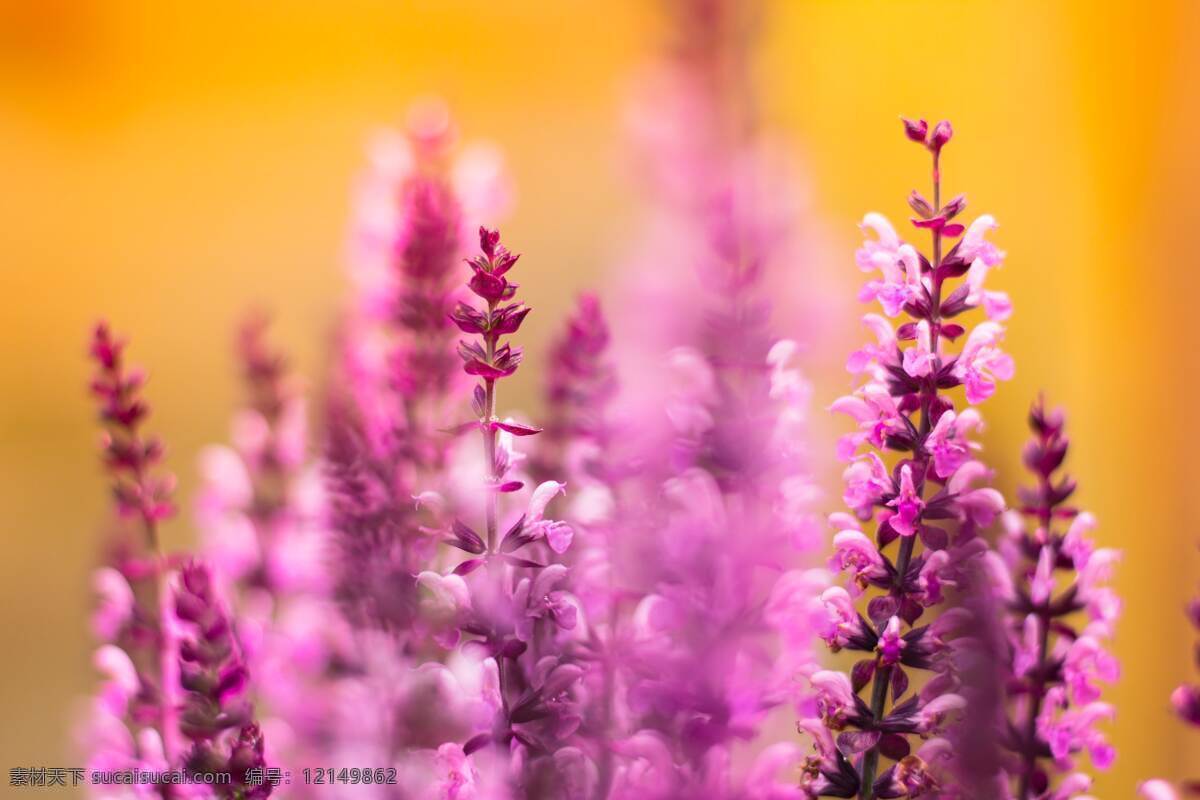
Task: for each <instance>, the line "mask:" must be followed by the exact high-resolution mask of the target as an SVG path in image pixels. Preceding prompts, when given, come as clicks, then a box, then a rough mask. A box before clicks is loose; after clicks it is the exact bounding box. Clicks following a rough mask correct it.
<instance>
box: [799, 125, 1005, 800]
mask: <svg viewBox="0 0 1200 800" xmlns="http://www.w3.org/2000/svg"><path fill="white" fill-rule="evenodd" d="M905 133H906V135H907V136H908V137H909V138H910V139H913V140H914V141H918V142H920V143H921V144H923V145H924V146H925V147H926V149H927V150H928V151H929V152H930V154H931V156H932V159H933V199H932V201H928V200H926V199H925V198H924V197H922V196H921V195H920V194H919V193H918V192H913V193H912V195H911V196H910V198H909V204H910V205H911V206H912V208H913V210H914V212H915V213H916V216H915V217H914V218H913V219H912V224H913V226H914V227H915V228H916V229H917V230H918V231H929V234H930V236H931V237H932V252H931V253H930V255H928V256H927V255H925V254H923V253H921V252H920V251H919V250H918V249H917V248H916V247H915V246H913V245H912V244H909V243H907V242H905V241H904V240H903V239H902V238H901V236H900V234H899V233H898V232H897V230H896V228H895V227H894V226H893V225H892V224H891V223H890V222H889V221H888V220H887V219H886V218H885V217H883V216H882V215H881V214H868V215H867V216H866V217H865V218H864V220H863V228H864V230H866V231H868V232H869V233H870V234H871V238H869V239H868V241H867V242H866V243H865V244H864V245H863V247H862V248H861V249H860V250H859V251H858V253H857V262H858V265H859V266H860V267H861V268H862V269H863V270H864V271H868V272H875V273H878V277H873V278H871V279H870V280H868V282H867V284H866V285H865V287H864V288H863V291H862V292H861V294H860V299H862V300H864V301H871V300H878V301H879V303H880V305H881V306H882V308H883V312H884V314H885V315H886V316H879V315H877V314H868V315H867V316H866V318H865V322H866V324H867V326H868V327H869V328H870V329H871V331H872V333H873V335H874V338H875V343H873V344H870V345H868V346H867V347H865V348H863V349H862V350H860V351H858V352H857V353H855V354H854V355H853V356H852V357H851V359H850V362H849V364H848V367H849V369H850V371H851V372H852V373H854V374H857V375H862V376H863V378H864V382H863V383H862V385H861V386H859V388H858V389H857V390H856V391H855V392H854V394H852V395H850V396H848V397H843V398H841V399H839V400H838V401H836V402H835V403H834V404H833V410H834V411H836V412H841V413H845V414H847V415H848V416H850V417H851V419H852V420H854V422H855V423H857V426H858V430H857V431H856V432H854V433H852V434H850V435H848V436H846V437H844V438H843V440H842V442H841V443H840V445H839V454H840V455H841V456H842V457H844V458H846V459H847V460H849V461H850V464H849V466H848V467H847V468H846V471H845V474H844V480H845V492H844V495H843V500H844V501H845V503H846V505H847V506H848V507H849V508H850V510H851V511H852V512H853V513H852V514H844V513H840V514H835V515H833V516H832V517H831V519H830V521H831V523H832V524H833V525H834V526H835V527H836V528H837V529H838V533H837V534H836V536H835V537H834V556H833V558H832V560H831V562H830V566H831V567H832V568H833V569H835V570H838V571H840V572H842V573H844V574H845V575H846V576H847V579H848V582H847V585H846V587H845V589H841V588H835V589H831V590H828V591H826V592H825V593H824V594H823V595H822V602H823V604H824V606H825V614H826V621H825V623H824V624H823V625H822V626H820V627H819V630H820V631H821V636H822V638H824V639H825V641H826V643H827V644H829V646H830V648H831V649H833V650H835V651H837V650H851V651H858V652H860V653H861V654H862V657H861V658H860V660H859V661H858V662H857V663H856V664H855V665H854V667H853V669H852V670H851V671H850V673H849V674H848V675H846V674H843V673H838V672H829V671H822V672H816V673H813V674H812V675H811V677H810V682H811V685H812V691H813V692H814V694H815V697H816V698H817V703H816V709H815V715H814V716H813V717H811V718H808V719H804V720H802V723H801V730H802V731H804V732H807V733H809V734H810V735H812V737H813V739H814V747H815V754H814V755H813V756H811V757H810V758H809V761H808V762H807V766H806V771H805V775H806V778H805V780H804V781H803V782H802V786H803V787H804V790H805V791H806V792H807V796H809V797H821V796H830V797H860V798H865V799H867V800H869V799H870V798H875V797H888V798H892V797H924V796H935V795H936V796H945V797H958V796H962V795H961V791H962V790H961V787H957V786H956V785H955V782H954V775H953V770H952V769H949V768H948V762H951V761H953V759H952V758H951V757H950V756H948V755H947V754H948V753H949V752H950V751H951V750H952V749H953V748H950V747H948V746H943V745H937V744H935V743H936V742H942V741H944V740H942V739H939V738H936V737H938V735H939V734H940V733H942V732H944V731H946V730H947V729H948V728H950V727H951V726H952V723H953V722H954V721H955V720H956V719H957V718H958V717H960V716H961V715H962V712H963V709H964V708H965V706H966V702H967V701H966V699H965V698H964V697H963V696H962V694H960V684H961V681H960V678H959V675H958V669H957V666H956V659H955V657H954V653H953V643H954V641H955V638H956V637H957V636H959V635H960V630H959V629H960V628H961V614H960V613H959V611H958V610H957V609H956V610H953V611H946V612H943V613H942V614H941V615H940V616H938V617H937V618H936V619H934V620H933V621H932V622H927V621H924V618H925V616H926V614H927V612H929V611H930V610H932V609H936V608H938V607H940V606H942V605H943V604H944V603H945V602H946V594H945V591H946V589H948V588H952V587H956V586H959V585H960V584H961V583H962V581H963V576H964V575H966V574H967V573H968V572H969V571H970V565H971V564H974V563H975V562H976V560H977V557H978V555H979V554H980V553H981V552H983V551H985V550H986V544H984V543H983V541H982V540H981V539H979V538H978V537H977V535H976V534H977V531H978V530H979V529H980V528H981V527H983V526H986V525H988V524H990V523H991V522H992V520H993V519H994V518H995V516H996V515H997V514H998V513H999V512H1000V511H1001V510H1002V508H1003V505H1004V503H1003V498H1002V497H1001V496H1000V495H999V493H998V492H996V491H995V490H994V489H990V488H988V487H986V486H977V485H976V482H977V481H979V479H981V478H985V477H986V475H987V470H986V468H985V467H984V466H983V465H982V464H981V463H980V462H978V461H976V460H975V459H974V454H975V451H976V450H977V449H978V445H977V444H976V443H975V442H974V441H972V439H971V436H972V434H973V433H974V432H975V431H977V430H978V429H979V427H980V426H981V418H980V416H979V413H978V411H976V410H975V409H974V408H970V407H968V408H956V407H955V402H954V400H953V399H952V395H951V394H950V390H953V389H955V388H956V387H959V386H965V388H966V392H965V393H966V399H967V401H968V403H971V404H975V403H978V402H981V401H982V400H984V399H986V398H987V396H989V395H990V394H991V392H992V391H993V390H994V388H995V387H994V381H995V379H997V378H1007V377H1011V375H1012V362H1011V360H1010V359H1009V358H1008V357H1007V356H1006V355H1004V354H1003V353H1002V352H1001V351H1000V350H999V349H998V348H997V343H998V342H999V340H1000V338H1001V334H1002V329H1001V328H1000V326H999V324H998V323H996V322H994V321H987V322H983V323H980V324H979V325H977V326H976V327H975V328H974V329H973V330H971V331H970V332H968V330H967V328H966V327H965V326H964V325H963V324H962V323H960V322H958V321H957V318H958V317H959V316H960V315H961V314H963V313H964V312H966V311H969V310H971V309H973V308H976V307H979V306H981V305H982V304H983V301H982V300H981V299H979V298H982V294H980V291H982V290H981V289H979V290H977V291H976V292H975V294H974V295H972V294H971V292H972V289H971V286H970V285H969V283H965V282H964V283H960V284H959V285H957V286H955V285H954V281H955V280H957V279H962V278H963V277H964V276H965V275H966V274H967V273H968V272H969V271H970V269H971V266H972V264H973V263H979V262H981V260H987V259H990V258H991V256H992V255H994V249H993V250H985V248H984V244H983V243H981V241H980V238H979V237H980V235H981V229H979V228H975V227H972V228H971V229H970V230H972V231H974V233H972V234H971V236H967V235H966V233H965V232H966V231H967V230H968V229H967V228H965V227H964V226H963V225H962V224H961V223H959V222H957V221H955V220H956V218H957V217H958V215H959V214H961V212H962V211H963V209H964V208H965V205H966V203H965V200H964V199H963V198H962V197H957V198H955V199H953V200H951V201H949V202H947V203H944V204H943V202H942V198H941V175H940V157H941V153H942V149H943V148H944V146H945V145H946V143H947V142H948V141H949V140H950V137H951V135H952V131H951V128H950V125H949V123H946V122H943V123H939V124H938V125H937V126H935V127H934V129H933V131H932V132H930V131H929V127H928V125H927V124H926V123H925V122H924V121H919V122H911V121H907V120H906V121H905ZM989 219H990V218H989ZM960 237H961V239H960ZM955 239H960V241H958V242H957V243H954V244H951V242H953V240H955ZM993 263H994V262H993ZM901 315H904V316H905V317H907V321H905V322H903V323H902V324H901V325H900V326H899V328H897V329H893V327H892V323H890V322H889V321H888V320H889V318H893V317H899V316H901ZM963 337H965V339H964V341H963V345H962V347H961V349H960V350H959V351H958V352H957V353H956V352H954V350H953V344H954V343H955V342H957V341H958V340H959V339H960V338H963ZM864 450H865V452H864ZM889 451H890V452H892V453H898V454H899V458H897V459H895V460H894V461H890V462H889V461H885V460H884V456H885V455H886V454H887V453H888V452H889ZM868 524H874V526H875V530H874V532H871V531H869V530H866V529H864V528H865V526H866V525H868ZM892 545H895V550H894V551H893V552H891V553H889V552H888V551H889V548H890V546H892ZM856 597H862V598H863V599H867V598H869V600H868V601H867V602H866V605H865V610H864V611H859V610H857V609H856V607H855V604H854V598H856ZM921 671H925V672H932V673H933V674H932V676H931V677H930V678H929V679H928V680H927V681H924V682H923V685H922V687H921V688H920V689H913V690H911V691H910V689H909V686H910V683H912V677H911V676H912V675H913V674H914V673H917V672H921ZM868 687H869V690H868ZM863 691H866V697H865V699H864V697H860V696H859V693H860V692H863ZM889 697H890V702H889ZM822 726H823V727H824V730H822ZM913 737H921V738H929V737H935V738H930V740H929V741H928V742H927V743H926V744H925V745H923V746H921V747H920V748H915V747H914V745H913V743H912V742H913ZM884 759H886V760H887V761H890V762H891V763H890V764H889V765H887V766H881V765H882V764H883V763H884ZM955 792H958V794H956V793H955Z"/></svg>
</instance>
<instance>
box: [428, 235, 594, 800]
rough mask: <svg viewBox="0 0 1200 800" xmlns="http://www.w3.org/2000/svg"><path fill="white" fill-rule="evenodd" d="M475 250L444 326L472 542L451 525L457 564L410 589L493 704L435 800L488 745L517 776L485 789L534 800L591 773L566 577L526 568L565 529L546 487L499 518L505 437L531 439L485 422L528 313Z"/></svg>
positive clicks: (538, 563) (515, 355) (487, 257)
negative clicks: (472, 466)
mask: <svg viewBox="0 0 1200 800" xmlns="http://www.w3.org/2000/svg"><path fill="white" fill-rule="evenodd" d="M479 244H480V253H479V255H477V256H475V257H473V258H471V259H469V260H468V262H467V264H468V266H469V267H470V269H471V277H470V279H469V281H468V284H467V286H468V288H469V289H470V291H471V292H472V293H473V294H474V295H476V297H478V298H479V299H480V300H481V301H482V307H475V306H471V305H468V304H467V303H465V302H463V303H460V304H459V305H458V306H457V307H456V309H455V311H454V312H453V314H452V318H453V320H454V322H455V323H456V324H457V325H458V327H459V328H460V329H461V330H462V331H463V332H464V333H466V334H469V335H470V337H471V338H466V339H463V340H462V341H460V343H459V347H458V352H459V355H460V357H461V358H462V361H463V370H464V371H465V372H466V373H467V374H468V375H471V376H474V377H476V378H478V380H479V383H478V384H477V385H476V387H475V390H474V393H473V399H472V408H473V409H474V411H475V414H476V415H477V419H476V420H475V421H473V422H470V423H466V424H464V425H460V426H458V430H460V431H467V430H471V429H476V430H478V431H479V432H480V434H481V436H482V439H483V452H484V475H483V476H482V477H483V481H482V485H480V486H479V487H478V491H479V492H480V493H481V494H482V496H483V503H482V506H483V526H482V530H483V533H482V534H480V533H477V532H476V531H475V529H474V528H472V527H471V526H470V525H468V524H467V523H466V522H463V521H462V520H458V519H455V520H453V521H452V523H451V524H449V525H448V529H447V530H446V532H445V537H444V540H445V542H446V543H447V544H448V545H450V546H452V547H454V548H457V549H459V550H462V551H463V552H465V553H466V554H467V556H468V558H466V559H465V560H463V561H461V562H460V563H459V564H458V565H457V566H456V567H455V568H454V569H453V571H452V573H451V574H449V575H439V574H437V573H431V572H426V573H422V575H421V576H420V577H419V578H418V583H419V584H421V585H423V586H425V587H427V588H429V589H431V590H432V591H433V592H434V594H436V595H438V596H440V598H441V601H440V602H441V603H442V605H443V608H444V609H445V613H446V614H447V619H448V621H449V623H450V624H451V625H452V626H453V627H454V628H456V629H457V633H456V634H455V635H454V636H451V637H449V638H443V639H442V641H443V642H444V643H446V644H452V643H453V642H454V641H455V640H456V639H457V638H458V636H459V635H464V636H465V637H467V641H466V642H465V643H464V647H465V646H467V645H470V646H471V648H472V649H473V650H475V651H476V652H480V653H481V654H482V655H483V657H484V658H485V659H486V660H485V662H484V664H485V668H486V669H488V671H489V672H493V671H494V673H493V674H494V675H495V677H496V687H495V689H496V692H495V693H496V695H497V699H498V701H499V702H498V703H496V704H493V705H492V709H493V713H492V719H490V720H488V721H487V722H486V724H485V725H483V726H482V729H481V730H478V731H477V732H476V733H475V735H474V736H472V737H470V738H469V739H467V740H466V741H465V742H458V743H449V744H445V745H443V746H442V748H441V749H440V750H439V763H440V764H441V765H442V766H443V767H444V768H448V770H449V776H448V778H447V783H446V784H445V785H444V786H443V792H444V793H445V794H444V796H448V797H455V796H472V795H463V793H464V792H467V791H473V787H474V785H475V784H476V782H477V778H476V777H475V776H476V769H475V767H474V766H473V765H472V759H473V754H475V753H477V751H479V750H481V749H482V748H486V747H488V746H489V745H490V746H492V747H494V748H495V749H496V752H497V754H498V755H499V756H500V757H502V758H503V760H505V761H511V762H512V763H513V764H514V765H515V766H516V767H517V768H516V769H515V770H514V771H513V772H512V774H511V775H510V776H509V779H508V781H507V783H509V784H510V785H505V783H506V782H505V781H503V780H502V782H501V783H500V784H499V785H494V784H495V781H493V782H492V783H493V785H490V786H488V787H487V788H486V790H487V791H489V792H493V793H501V794H502V793H503V792H505V791H508V790H512V791H516V792H522V793H531V794H534V795H537V794H538V791H539V790H538V789H537V788H536V787H538V786H543V785H545V786H550V785H555V784H556V783H557V782H558V778H556V777H555V776H559V773H560V771H562V770H564V769H566V770H567V771H568V772H571V773H572V774H575V772H577V770H583V771H584V773H588V772H591V771H594V769H595V767H594V765H592V764H591V762H590V759H588V758H586V757H585V756H583V755H582V754H580V753H579V752H578V751H576V750H574V749H572V748H571V747H570V744H571V742H572V735H573V734H574V733H575V731H576V730H577V729H578V727H579V724H580V721H581V717H580V710H579V704H578V700H577V698H576V697H575V695H574V688H575V686H576V684H577V683H578V681H579V679H580V677H581V676H582V675H583V668H582V667H580V666H579V665H578V664H576V663H574V660H573V659H572V658H571V657H570V656H569V655H568V654H567V651H566V649H565V647H564V646H563V645H564V643H565V640H566V638H567V637H568V636H570V635H571V632H572V631H573V630H574V629H575V627H576V625H577V622H578V617H577V609H576V606H575V601H574V600H573V598H572V597H571V595H570V593H569V591H568V585H567V579H568V569H567V567H566V566H564V565H562V564H547V563H545V562H544V561H542V560H536V559H538V558H539V555H538V553H539V552H542V553H543V555H542V556H541V557H542V558H544V550H543V547H545V548H548V549H549V550H550V551H551V552H554V553H561V552H562V551H564V550H565V549H566V547H567V546H568V545H569V544H570V541H571V538H572V537H571V535H570V533H569V528H568V527H567V526H565V525H563V524H562V523H558V522H556V521H553V520H547V519H546V518H545V515H544V512H545V508H546V505H547V504H548V503H549V501H550V500H551V499H552V498H553V497H554V496H555V495H557V494H558V493H559V492H560V491H561V490H562V488H563V485H562V484H561V483H558V482H556V481H546V482H543V483H542V484H541V485H540V486H538V487H537V488H535V489H534V490H533V491H532V493H531V494H530V498H529V501H528V504H527V505H526V507H525V509H524V513H523V514H520V515H519V516H517V517H516V518H515V519H513V520H511V521H508V520H502V518H501V512H502V510H503V509H502V508H501V504H500V499H501V498H502V497H503V496H505V495H512V494H514V493H516V492H519V491H521V490H522V489H523V488H524V481H523V480H521V479H519V478H517V477H516V476H515V473H514V472H513V469H514V465H515V463H516V461H517V459H516V458H515V457H514V453H513V451H512V449H511V447H512V445H511V438H512V437H525V436H531V435H534V434H537V433H539V432H540V429H539V428H536V427H533V426H530V425H524V424H521V423H517V422H512V421H501V420H500V419H499V418H498V417H497V415H496V408H497V402H496V401H497V385H498V383H499V382H500V381H501V380H503V379H504V378H507V377H509V376H510V375H512V374H513V372H515V371H516V369H517V367H518V365H519V364H520V362H521V351H520V349H519V348H516V347H514V346H512V345H511V343H509V342H508V341H507V337H508V336H510V335H511V334H513V333H516V332H517V330H518V329H519V328H520V326H521V323H522V321H523V320H524V319H525V316H526V315H527V314H528V313H529V309H528V307H526V306H524V305H523V304H522V303H521V302H520V301H518V300H516V299H515V295H516V290H517V284H515V283H513V282H512V281H511V280H510V279H509V271H510V270H511V269H512V267H513V266H514V265H515V264H516V263H517V259H518V256H517V255H516V254H514V253H511V252H510V251H509V250H508V249H507V248H506V247H504V245H502V244H501V243H500V234H499V232H498V231H493V230H488V229H487V228H481V229H480V231H479ZM504 436H506V437H507V438H502V437H504ZM502 523H503V524H502ZM460 748H461V749H460ZM564 751H565V752H564ZM481 757H482V756H481ZM575 777H576V778H578V777H579V776H578V775H577V774H576V775H575ZM484 783H486V781H485V782H484ZM489 796H490V795H489Z"/></svg>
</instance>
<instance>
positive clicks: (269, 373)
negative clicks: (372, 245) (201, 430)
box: [196, 314, 348, 794]
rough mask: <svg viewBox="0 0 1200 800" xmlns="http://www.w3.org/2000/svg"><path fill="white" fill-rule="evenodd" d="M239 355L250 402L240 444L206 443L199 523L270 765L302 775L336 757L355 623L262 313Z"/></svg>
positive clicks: (301, 402) (301, 403)
mask: <svg viewBox="0 0 1200 800" xmlns="http://www.w3.org/2000/svg"><path fill="white" fill-rule="evenodd" d="M236 354H237V358H238V361H239V365H240V372H241V375H242V380H243V386H244V389H245V395H246V400H245V404H244V406H243V407H242V408H241V409H239V411H238V412H237V414H236V415H235V416H234V423H233V436H232V438H233V441H232V447H227V446H217V445H214V446H210V447H207V448H205V450H204V451H203V453H202V455H201V459H200V462H201V469H202V473H203V477H204V486H203V490H202V492H201V495H200V499H199V502H198V504H197V509H196V525H197V528H198V529H199V532H200V542H201V551H202V553H203V554H204V556H205V559H206V562H207V563H208V564H210V565H211V567H212V570H213V576H214V579H215V580H216V581H217V584H218V585H220V586H222V587H225V588H227V593H228V596H229V598H230V600H231V602H232V604H233V608H234V609H235V610H236V612H237V631H236V632H237V635H238V637H239V639H240V641H241V643H242V645H243V653H242V655H243V658H244V660H245V661H246V664H247V666H248V668H249V669H250V672H251V674H252V675H253V676H254V680H253V681H252V682H251V685H250V692H251V693H252V694H253V696H254V698H255V699H256V702H257V705H258V707H259V710H260V714H261V717H260V718H261V720H262V722H263V725H264V727H265V728H266V729H267V730H269V731H272V738H273V741H272V751H271V752H272V758H273V759H275V760H277V762H279V763H281V764H282V765H284V766H285V767H287V768H290V769H292V770H293V771H296V770H299V769H300V768H302V767H303V766H305V765H311V764H314V763H318V762H319V761H320V760H321V759H322V758H325V757H328V755H329V752H328V750H329V746H330V742H331V741H332V740H333V728H334V727H335V720H336V717H337V715H338V714H339V713H341V711H342V708H343V707H344V706H345V705H346V704H345V703H344V702H340V703H339V700H338V697H337V696H338V694H339V686H338V683H337V681H336V680H335V672H336V668H337V665H338V663H339V662H342V663H343V666H344V661H345V658H344V655H345V654H344V653H343V652H341V651H342V650H343V649H344V645H343V640H344V639H345V636H346V630H347V627H348V626H347V624H346V622H345V620H344V618H343V617H342V615H341V614H340V613H338V608H337V606H336V604H334V603H333V602H332V601H331V598H330V588H331V587H330V580H329V575H328V572H327V564H328V562H329V555H330V553H329V550H330V546H329V541H328V532H327V530H326V527H325V515H326V498H325V496H324V492H323V486H322V482H321V480H320V476H319V473H318V471H317V468H316V464H315V463H313V462H311V461H310V460H309V455H308V435H307V420H306V414H305V412H306V404H305V398H304V396H303V394H302V393H301V391H300V387H299V385H298V382H297V380H296V378H295V376H294V375H293V374H292V372H291V370H290V369H289V365H288V363H287V360H286V359H285V358H284V356H283V355H282V354H281V353H279V352H278V351H277V350H275V349H274V348H273V347H272V346H271V344H270V343H269V342H268V339H267V320H266V318H265V317H263V316H262V315H260V314H254V315H251V316H250V317H248V318H247V319H246V320H245V322H244V323H243V325H242V326H241V328H240V329H239V332H238V336H237V353H236ZM277 733H278V734H281V735H276V734H277ZM292 791H293V793H296V794H301V793H303V794H307V793H308V792H310V791H313V790H312V789H311V788H310V787H308V786H299V785H298V786H295V787H293V789H292Z"/></svg>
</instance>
